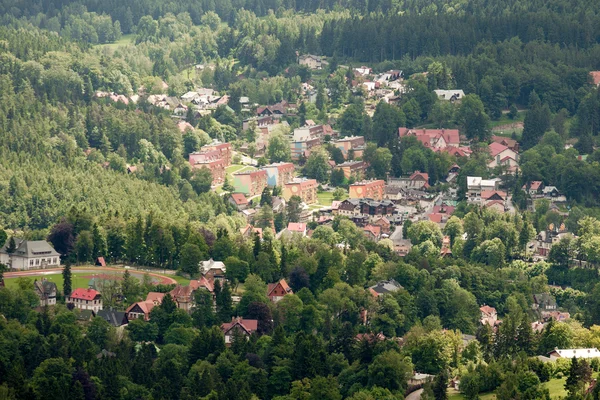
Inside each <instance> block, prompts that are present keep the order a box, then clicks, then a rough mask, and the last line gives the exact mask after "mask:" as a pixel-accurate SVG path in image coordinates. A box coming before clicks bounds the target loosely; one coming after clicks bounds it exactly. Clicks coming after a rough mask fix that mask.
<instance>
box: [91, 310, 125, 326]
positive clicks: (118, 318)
mask: <svg viewBox="0 0 600 400" xmlns="http://www.w3.org/2000/svg"><path fill="white" fill-rule="evenodd" d="M96 316H97V317H99V318H103V319H104V320H105V321H106V322H108V323H109V324H111V325H112V326H114V327H119V326H121V325H125V324H127V322H128V321H127V314H126V313H125V312H123V311H115V310H100V311H98V314H97V315H96Z"/></svg>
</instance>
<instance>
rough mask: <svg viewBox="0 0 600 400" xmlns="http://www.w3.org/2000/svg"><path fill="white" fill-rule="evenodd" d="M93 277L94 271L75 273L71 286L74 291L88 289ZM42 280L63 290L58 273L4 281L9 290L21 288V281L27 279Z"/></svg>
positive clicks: (60, 276)
mask: <svg viewBox="0 0 600 400" xmlns="http://www.w3.org/2000/svg"><path fill="white" fill-rule="evenodd" d="M91 275H93V271H90V272H78V273H74V274H72V275H71V277H72V278H71V281H72V283H71V285H72V287H73V289H77V288H87V287H88V282H89V281H90V278H89V277H90V276H91ZM42 278H46V279H48V281H50V282H54V283H56V287H57V288H58V290H59V291H62V290H63V277H62V274H60V273H58V274H52V275H34V276H26V277H21V278H6V279H4V283H5V284H6V287H8V288H13V289H15V288H18V287H19V286H18V285H19V279H27V280H29V281H31V282H33V281H34V280H36V279H37V280H38V281H39V280H42Z"/></svg>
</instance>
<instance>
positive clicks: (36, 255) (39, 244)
mask: <svg viewBox="0 0 600 400" xmlns="http://www.w3.org/2000/svg"><path fill="white" fill-rule="evenodd" d="M15 245H16V250H15V252H14V253H12V254H8V253H7V252H6V248H7V247H8V240H7V241H6V243H5V244H4V246H3V247H2V249H0V263H1V264H4V265H7V266H8V267H9V268H12V269H17V270H29V269H45V268H56V267H59V266H60V254H58V253H57V252H56V250H54V248H53V247H52V246H51V245H50V244H49V243H48V242H46V241H45V240H23V239H16V238H15Z"/></svg>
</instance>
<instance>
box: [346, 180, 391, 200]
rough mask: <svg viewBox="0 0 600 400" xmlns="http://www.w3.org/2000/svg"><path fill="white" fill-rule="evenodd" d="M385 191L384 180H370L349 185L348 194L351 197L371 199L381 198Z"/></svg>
mask: <svg viewBox="0 0 600 400" xmlns="http://www.w3.org/2000/svg"><path fill="white" fill-rule="evenodd" d="M384 193H385V181H383V180H381V179H379V180H372V181H362V182H356V183H353V184H352V185H350V188H349V194H350V198H351V199H373V200H378V201H380V200H383V195H384Z"/></svg>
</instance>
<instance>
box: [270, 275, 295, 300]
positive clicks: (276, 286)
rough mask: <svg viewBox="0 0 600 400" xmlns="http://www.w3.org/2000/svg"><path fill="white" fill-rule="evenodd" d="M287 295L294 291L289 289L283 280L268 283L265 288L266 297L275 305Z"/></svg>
mask: <svg viewBox="0 0 600 400" xmlns="http://www.w3.org/2000/svg"><path fill="white" fill-rule="evenodd" d="M288 294H294V291H293V290H292V288H291V287H289V285H288V284H287V282H286V281H285V279H281V280H279V281H278V282H275V283H269V285H268V286H267V297H268V298H269V300H271V301H272V302H273V303H277V302H278V301H279V300H281V299H283V296H285V295H288Z"/></svg>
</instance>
